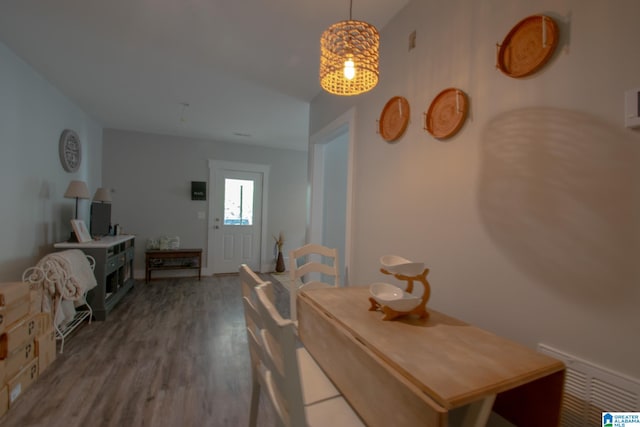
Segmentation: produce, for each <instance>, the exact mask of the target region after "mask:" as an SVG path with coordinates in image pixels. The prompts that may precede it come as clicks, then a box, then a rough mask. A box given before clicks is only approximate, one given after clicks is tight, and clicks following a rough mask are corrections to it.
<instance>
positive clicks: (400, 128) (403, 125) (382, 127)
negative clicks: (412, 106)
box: [378, 96, 411, 142]
mask: <svg viewBox="0 0 640 427" xmlns="http://www.w3.org/2000/svg"><path fill="white" fill-rule="evenodd" d="M410 115H411V111H410V110H409V101H407V99H406V98H404V97H402V96H394V97H393V98H391V99H390V100H389V101H387V103H386V104H385V106H384V108H383V109H382V113H381V114H380V120H379V121H378V127H379V129H378V130H379V132H380V135H382V138H384V140H385V141H387V142H392V141H395V140H396V139H398V138H400V137H401V136H402V134H404V131H405V130H407V125H408V124H409V116H410Z"/></svg>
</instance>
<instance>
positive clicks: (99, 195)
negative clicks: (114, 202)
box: [93, 187, 111, 202]
mask: <svg viewBox="0 0 640 427" xmlns="http://www.w3.org/2000/svg"><path fill="white" fill-rule="evenodd" d="M93 201H94V202H111V190H110V189H108V188H104V187H99V188H98V189H97V190H96V193H95V194H94V195H93Z"/></svg>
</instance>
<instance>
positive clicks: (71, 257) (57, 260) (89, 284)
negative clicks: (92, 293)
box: [37, 249, 97, 326]
mask: <svg viewBox="0 0 640 427" xmlns="http://www.w3.org/2000/svg"><path fill="white" fill-rule="evenodd" d="M37 267H40V268H41V269H42V270H43V271H44V274H45V281H44V283H43V285H44V288H45V290H47V291H48V292H49V294H50V295H51V297H52V298H53V299H54V300H58V299H59V303H60V305H59V306H58V307H59V308H60V309H54V311H55V315H54V322H55V324H56V326H59V325H61V324H63V323H66V322H69V321H70V320H71V319H73V317H74V315H75V308H74V302H77V303H78V304H79V305H80V304H82V303H84V302H85V301H84V295H85V293H86V292H87V291H89V290H91V289H93V288H95V287H96V285H97V283H96V278H95V276H94V275H93V270H92V269H91V265H90V264H89V261H88V260H87V257H86V255H85V254H84V252H82V251H81V250H79V249H69V250H66V251H61V252H54V253H51V254H49V255H46V256H44V257H43V258H42V259H41V260H40V261H39V262H38V265H37Z"/></svg>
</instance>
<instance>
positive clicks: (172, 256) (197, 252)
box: [145, 249, 202, 282]
mask: <svg viewBox="0 0 640 427" xmlns="http://www.w3.org/2000/svg"><path fill="white" fill-rule="evenodd" d="M145 255H146V256H145V257H146V262H145V265H146V275H145V280H146V282H149V281H150V280H151V272H152V271H153V270H186V269H194V270H196V269H197V270H198V280H200V277H201V274H202V249H160V250H148V251H146V253H145Z"/></svg>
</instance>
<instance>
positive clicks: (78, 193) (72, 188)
mask: <svg viewBox="0 0 640 427" xmlns="http://www.w3.org/2000/svg"><path fill="white" fill-rule="evenodd" d="M64 197H66V198H67V199H76V214H75V216H74V217H73V219H78V199H88V198H90V197H91V195H90V194H89V189H88V188H87V184H85V182H84V181H71V182H70V183H69V186H68V187H67V191H65V192H64ZM69 241H70V242H77V241H78V238H77V236H76V233H74V232H73V230H71V235H70V236H69Z"/></svg>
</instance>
